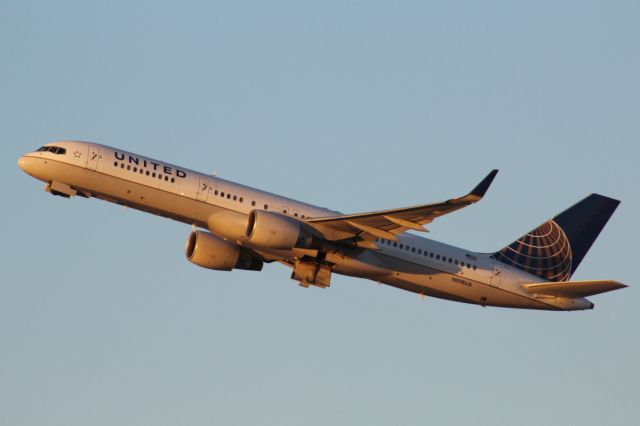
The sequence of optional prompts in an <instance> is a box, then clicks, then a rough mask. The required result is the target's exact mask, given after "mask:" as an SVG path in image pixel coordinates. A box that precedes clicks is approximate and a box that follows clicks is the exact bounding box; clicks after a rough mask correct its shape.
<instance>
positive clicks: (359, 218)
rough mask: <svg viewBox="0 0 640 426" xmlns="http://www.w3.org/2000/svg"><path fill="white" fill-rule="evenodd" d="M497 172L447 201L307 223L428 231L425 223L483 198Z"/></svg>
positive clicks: (353, 228)
mask: <svg viewBox="0 0 640 426" xmlns="http://www.w3.org/2000/svg"><path fill="white" fill-rule="evenodd" d="M497 174H498V170H497V169H494V170H492V171H491V172H490V173H489V174H488V175H487V176H486V177H485V178H484V179H482V181H481V182H480V183H479V184H478V185H476V186H475V187H474V188H473V189H472V190H471V192H469V193H468V194H466V195H464V196H462V197H458V198H452V199H449V200H447V201H443V202H439V203H433V204H419V205H415V206H409V207H402V208H396V209H389V210H379V211H374V212H366V213H354V214H345V215H339V216H326V217H318V218H307V219H306V222H307V223H309V224H311V225H313V224H323V225H327V226H332V225H338V224H339V226H340V228H342V229H341V230H342V231H347V230H349V231H351V232H352V233H354V234H357V233H359V232H363V231H364V232H367V229H369V230H370V229H371V228H375V229H380V230H383V231H386V232H393V233H399V232H404V231H406V230H409V229H413V230H422V231H424V230H425V229H424V228H422V225H424V224H427V223H430V222H431V221H432V220H433V219H435V218H437V217H439V216H443V215H445V214H448V213H451V212H453V211H456V210H458V209H461V208H463V207H466V206H468V205H469V204H473V203H475V202H478V201H479V200H480V199H482V197H483V196H484V195H485V194H486V192H487V190H488V189H489V186H491V183H492V182H493V180H494V178H495V177H496V175H497ZM369 233H372V232H369Z"/></svg>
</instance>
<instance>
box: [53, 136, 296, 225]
mask: <svg viewBox="0 0 640 426" xmlns="http://www.w3.org/2000/svg"><path fill="white" fill-rule="evenodd" d="M43 148H48V147H43ZM61 149H63V148H61ZM40 150H42V148H41V149H40ZM113 165H114V166H115V167H118V165H120V168H121V169H124V168H125V164H124V163H118V162H117V161H114V162H113ZM126 169H127V170H129V171H133V172H134V173H137V172H140V174H141V175H144V174H146V175H147V176H151V177H156V172H150V171H149V170H145V169H143V168H142V167H140V168H139V169H138V167H136V166H134V167H131V165H130V164H127V165H126ZM157 176H158V179H160V180H162V179H163V178H164V180H165V181H167V182H169V181H171V183H174V182H175V181H176V179H175V178H174V177H171V178H169V176H167V175H162V174H161V173H158V174H157ZM214 194H215V195H218V196H220V197H222V198H226V199H228V200H233V201H238V202H240V203H244V198H243V197H239V196H237V195H232V194H230V193H228V192H227V193H225V192H224V191H218V190H217V189H216V190H215V191H214ZM251 205H252V206H254V207H255V205H256V202H255V201H251ZM264 209H265V210H269V205H268V204H265V205H264ZM282 213H284V214H287V210H283V211H282ZM293 215H294V216H295V217H298V216H300V217H301V218H302V219H304V217H305V216H304V215H303V214H301V215H298V213H297V212H296V213H294V214H293Z"/></svg>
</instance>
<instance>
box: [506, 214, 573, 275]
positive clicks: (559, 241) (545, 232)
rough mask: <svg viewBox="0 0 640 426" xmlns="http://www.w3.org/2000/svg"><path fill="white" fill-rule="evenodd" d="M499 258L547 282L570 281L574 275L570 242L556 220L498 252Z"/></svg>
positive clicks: (546, 223)
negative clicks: (572, 272) (572, 274)
mask: <svg viewBox="0 0 640 426" xmlns="http://www.w3.org/2000/svg"><path fill="white" fill-rule="evenodd" d="M496 259H497V260H499V261H501V262H503V263H506V264H507V265H511V266H514V267H516V268H518V269H522V270H523V271H525V272H529V273H531V274H535V275H537V276H539V277H541V278H544V279H545V280H548V281H567V280H569V278H570V277H571V261H572V257H571V244H570V243H569V239H568V238H567V235H566V234H565V233H564V231H563V230H562V228H560V226H558V224H557V223H555V222H554V221H553V220H550V221H548V222H545V223H543V224H542V225H540V226H539V227H537V228H536V229H534V230H533V231H531V232H529V233H528V234H526V235H523V236H522V237H521V238H519V239H518V240H516V241H514V242H513V243H512V244H510V245H509V246H507V247H505V248H504V249H502V250H501V251H499V252H498V253H497V254H496Z"/></svg>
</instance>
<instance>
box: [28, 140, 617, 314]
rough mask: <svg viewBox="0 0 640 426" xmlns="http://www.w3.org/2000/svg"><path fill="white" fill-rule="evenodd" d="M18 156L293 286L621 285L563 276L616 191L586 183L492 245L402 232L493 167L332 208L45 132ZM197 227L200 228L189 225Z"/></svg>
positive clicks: (220, 256) (547, 297)
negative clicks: (410, 194) (278, 271)
mask: <svg viewBox="0 0 640 426" xmlns="http://www.w3.org/2000/svg"><path fill="white" fill-rule="evenodd" d="M18 165H19V166H20V168H21V169H22V170H24V171H25V172H26V173H28V174H29V175H31V176H33V177H35V178H36V179H39V180H41V181H44V182H45V183H46V185H45V190H46V191H47V192H49V193H51V194H53V195H59V196H63V197H72V196H81V197H86V198H89V197H94V198H99V199H102V200H106V201H110V202H113V203H118V204H121V205H124V206H128V207H131V208H135V209H138V210H142V211H145V212H149V213H153V214H157V215H160V216H164V217H168V218H171V219H174V220H178V221H180V222H184V223H186V224H189V225H193V231H192V232H191V234H190V235H189V237H188V238H187V242H186V257H187V259H188V260H189V261H191V262H193V263H194V264H196V265H198V266H201V267H203V268H208V269H214V270H218V271H230V270H232V269H245V270H252V271H260V270H261V269H262V267H263V264H264V263H265V262H266V263H270V262H276V261H277V262H280V263H282V264H284V265H287V266H289V267H290V268H291V270H292V272H291V278H292V279H294V280H296V281H298V282H299V284H300V285H301V286H302V287H309V286H316V287H321V288H326V287H329V285H330V281H331V275H332V274H333V273H337V274H343V275H349V276H354V277H360V278H366V279H369V280H372V281H376V282H378V283H384V284H388V285H390V286H394V287H397V288H401V289H404V290H408V291H412V292H414V293H417V294H419V295H420V297H424V296H425V295H426V296H432V297H438V298H442V299H448V300H454V301H458V302H465V303H472V304H476V305H481V306H501V307H510V308H524V309H545V310H560V311H573V310H583V309H592V308H593V303H591V302H590V301H589V300H587V299H586V297H588V296H592V295H595V294H598V293H603V292H606V291H611V290H616V289H619V288H623V287H626V286H625V285H624V284H621V283H619V282H616V281H612V280H591V281H571V276H572V275H573V273H574V272H575V271H576V269H577V268H578V266H579V265H580V262H582V259H583V258H584V256H585V255H586V254H587V251H588V250H589V248H590V247H591V245H592V244H593V242H594V241H595V239H596V238H597V237H598V235H599V234H600V231H601V230H602V228H603V227H604V226H605V224H606V223H607V221H608V220H609V218H610V217H611V215H612V214H613V212H614V210H615V209H616V207H617V206H618V204H619V201H617V200H614V199H612V198H608V197H605V196H602V195H598V194H592V195H589V196H588V197H586V198H585V199H583V200H582V201H580V202H578V203H577V204H575V205H574V206H572V207H570V208H569V209H567V210H565V211H564V212H562V213H560V214H559V215H557V216H556V217H554V218H553V219H550V220H548V221H546V222H544V223H543V224H542V225H540V226H538V227H537V228H535V229H534V230H532V231H531V232H529V233H527V234H525V235H524V236H522V237H521V238H518V239H517V240H516V241H514V242H513V243H511V244H509V245H507V246H506V247H504V248H503V249H501V250H499V251H497V252H495V253H476V252H472V251H470V250H465V249H463V248H458V247H453V246H450V245H447V244H443V243H440V242H437V241H433V240H430V239H427V238H421V237H419V236H417V235H414V234H410V233H407V232H408V231H426V229H425V225H429V224H430V223H431V222H432V221H434V220H435V219H437V218H438V217H440V216H443V215H445V214H448V213H451V212H454V211H456V210H459V209H461V208H463V207H466V206H468V205H470V204H473V203H475V202H477V201H479V200H480V199H481V198H482V197H483V196H484V194H485V192H486V191H487V189H488V188H489V185H490V184H491V182H492V181H493V179H494V178H495V176H496V174H497V173H498V171H497V170H493V171H492V172H491V173H489V174H488V175H487V176H486V177H485V178H484V179H483V180H482V181H481V182H480V183H479V184H478V185H477V186H476V187H475V188H474V189H473V190H471V192H469V193H468V194H467V195H464V196H462V197H458V198H452V199H449V200H446V201H443V202H439V203H433V204H421V205H415V206H411V207H403V208H396V209H390V210H381V211H375V212H368V213H356V214H341V213H339V212H336V211H331V210H327V209H324V208H319V207H316V206H313V205H311V204H307V203H304V202H301V201H296V200H293V199H290V198H285V197H282V196H279V195H275V194H271V193H269V192H265V191H260V190H258V189H254V188H251V187H248V186H244V185H240V184H238V183H235V182H230V181H228V180H224V179H220V178H218V177H215V176H210V175H207V174H203V173H198V172H195V171H192V170H189V169H186V168H183V167H179V166H176V165H173V164H169V163H165V162H163V161H158V160H153V159H151V158H148V157H143V156H141V155H137V154H133V153H130V152H126V151H123V150H120V149H116V148H111V147H108V146H104V145H99V144H95V143H90V142H80V141H62V142H54V143H51V144H47V145H45V146H43V147H41V148H39V149H37V150H36V151H34V152H30V153H28V154H25V155H24V156H22V157H20V159H19V160H18ZM198 228H199V229H198Z"/></svg>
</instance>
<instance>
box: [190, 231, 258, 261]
mask: <svg viewBox="0 0 640 426" xmlns="http://www.w3.org/2000/svg"><path fill="white" fill-rule="evenodd" d="M185 254H186V256H187V259H188V260H189V261H190V262H191V263H195V264H196V265H198V266H202V267H203V268H207V269H215V270H217V271H230V270H232V269H246V270H250V271H260V270H261V269H262V265H263V263H262V260H261V259H259V258H257V257H256V256H254V255H253V254H251V253H249V252H247V251H245V250H244V249H242V248H241V247H239V246H237V245H235V244H232V243H230V242H228V241H225V240H223V239H220V238H218V237H216V236H215V235H213V234H210V233H208V232H203V231H193V232H192V233H191V235H189V238H187V244H186V251H185Z"/></svg>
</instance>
